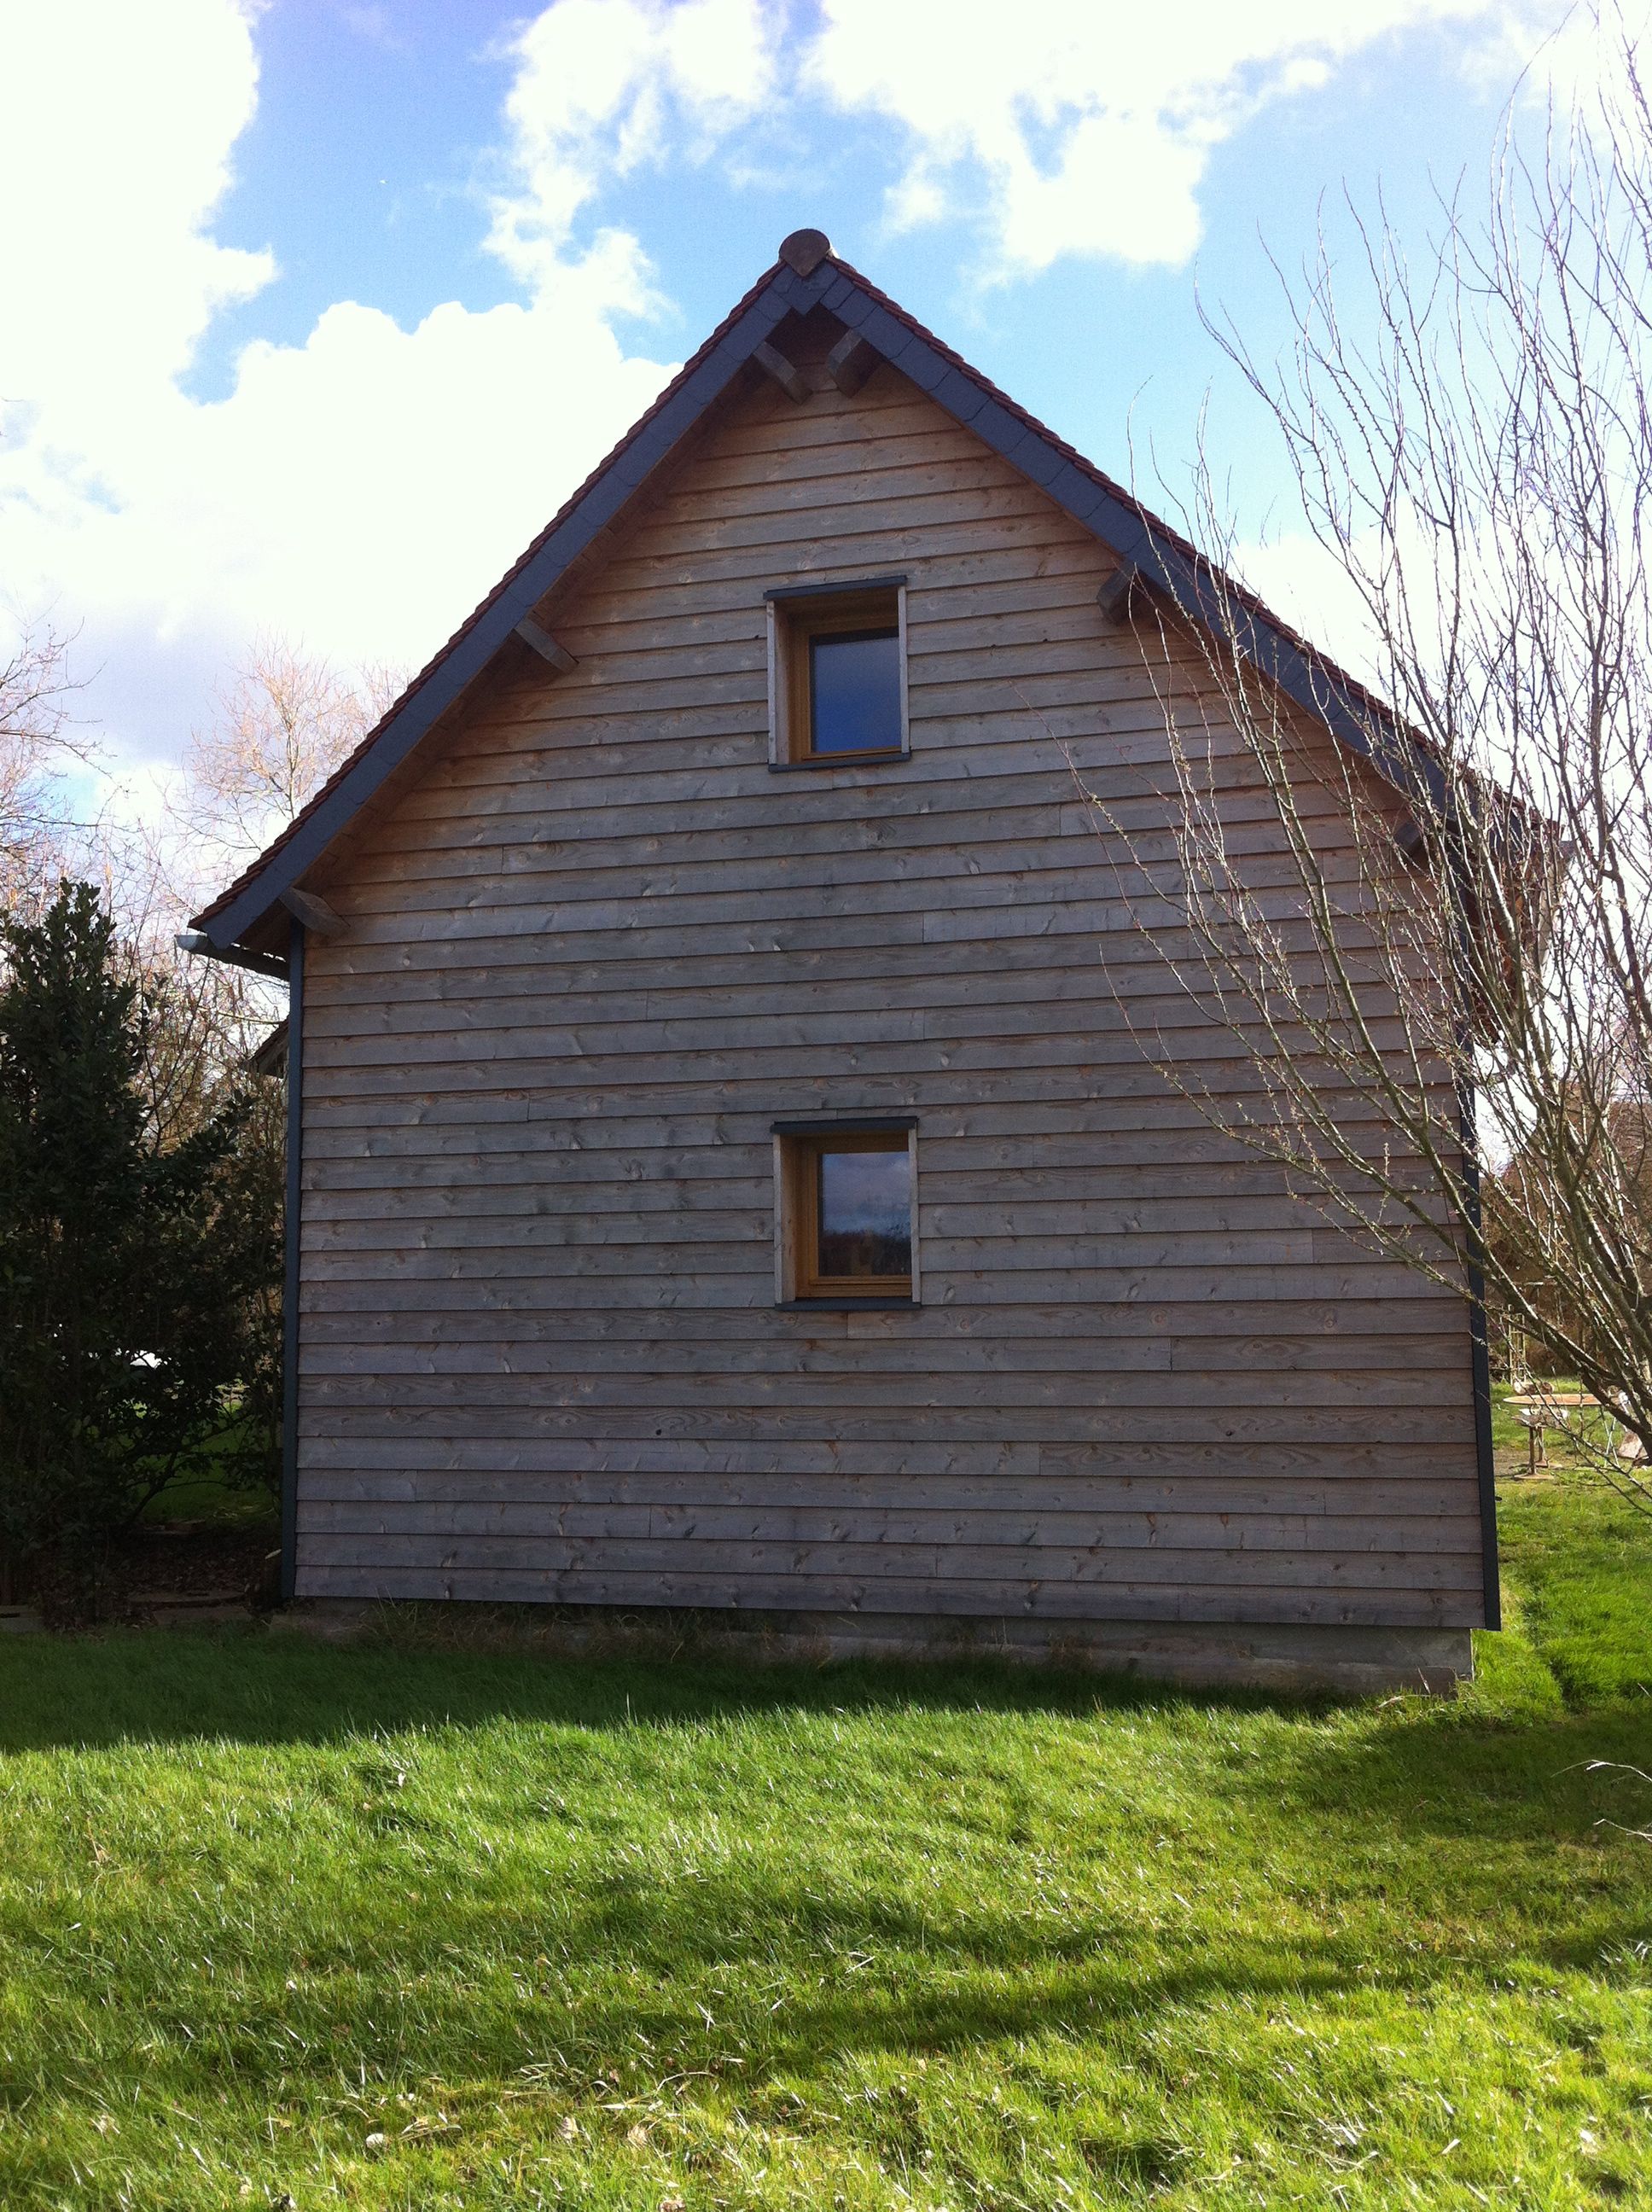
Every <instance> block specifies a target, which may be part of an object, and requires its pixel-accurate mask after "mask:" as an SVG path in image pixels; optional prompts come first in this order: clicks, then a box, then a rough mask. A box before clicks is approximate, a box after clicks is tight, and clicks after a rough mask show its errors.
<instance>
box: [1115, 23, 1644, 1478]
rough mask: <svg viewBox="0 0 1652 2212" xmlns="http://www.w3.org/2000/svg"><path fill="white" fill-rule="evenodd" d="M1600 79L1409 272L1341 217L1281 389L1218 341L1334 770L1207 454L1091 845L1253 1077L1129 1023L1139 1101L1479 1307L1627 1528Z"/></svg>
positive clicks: (1639, 864) (1635, 694) (1624, 406)
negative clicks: (1262, 433)
mask: <svg viewBox="0 0 1652 2212" xmlns="http://www.w3.org/2000/svg"><path fill="white" fill-rule="evenodd" d="M1608 49H1610V50H1609V51H1608ZM1602 51H1603V70H1602V83H1603V84H1604V85H1605V86H1606V89H1604V90H1601V91H1600V92H1599V93H1598V94H1594V95H1591V104H1590V105H1589V106H1588V109H1587V111H1586V112H1580V113H1578V114H1577V115H1576V116H1574V117H1572V118H1563V119H1561V120H1560V121H1558V122H1557V121H1556V119H1555V118H1554V117H1553V116H1551V117H1550V118H1549V122H1548V128H1547V130H1546V132H1545V133H1544V134H1543V135H1542V143H1541V144H1540V147H1538V148H1537V149H1536V150H1535V151H1530V152H1528V151H1527V149H1526V147H1525V145H1524V143H1523V142H1522V138H1521V130H1520V129H1519V128H1518V127H1517V126H1516V124H1515V120H1514V119H1512V117H1511V121H1510V124H1509V128H1508V130H1507V132H1506V134H1505V139H1504V144H1503V157H1502V160H1501V161H1500V164H1499V168H1498V172H1497V177H1496V180H1495V190H1494V193H1493V197H1492V205H1491V212H1490V215H1489V217H1484V218H1481V219H1479V220H1477V221H1475V222H1471V221H1470V220H1469V219H1468V218H1467V216H1465V215H1464V214H1463V212H1462V211H1461V208H1460V207H1459V206H1452V207H1449V208H1447V209H1446V210H1443V212H1442V223H1443V235H1442V241H1441V242H1440V243H1439V245H1438V246H1437V247H1436V250H1434V251H1432V252H1430V254H1429V256H1428V258H1426V260H1425V262H1424V263H1423V264H1420V265H1418V264H1414V263H1413V262H1412V261H1410V260H1408V259H1407V258H1406V253H1405V252H1403V251H1402V248H1401V245H1400V240H1399V239H1398V238H1397V236H1396V235H1395V234H1394V232H1393V230H1392V229H1391V228H1389V227H1388V223H1387V222H1386V219H1383V220H1381V221H1379V222H1376V223H1374V224H1372V223H1361V222H1358V220H1357V217H1355V218H1354V222H1355V228H1356V233H1357V239H1358V241H1359V245H1360V246H1361V248H1362V249H1363V253H1357V254H1356V255H1355V256H1354V257H1353V260H1354V269H1355V274H1354V276H1353V278H1352V280H1351V284H1350V286H1349V287H1348V289H1344V288H1343V283H1342V280H1341V279H1340V278H1339V281H1338V283H1336V284H1333V256H1332V254H1331V252H1329V250H1328V249H1327V247H1326V246H1325V245H1324V243H1323V242H1321V247H1320V250H1319V252H1318V255H1317V258H1316V259H1315V261H1314V262H1313V263H1312V264H1310V265H1309V267H1308V268H1307V269H1306V270H1305V271H1304V272H1303V275H1302V276H1299V277H1297V278H1293V279H1286V280H1285V291H1286V295H1287V297H1288V299H1289V301H1290V304H1291V308H1292V310H1293V319H1294V325H1295V329H1296V333H1297V335H1296V339H1295V343H1294V347H1293V349H1292V350H1291V353H1290V355H1289V356H1288V357H1287V358H1286V359H1285V361H1284V362H1280V363H1275V364H1273V365H1272V366H1264V365H1261V364H1259V362H1257V360H1256V359H1255V357H1254V356H1253V355H1252V354H1251V353H1250V352H1249V351H1248V349H1247V348H1246V346H1245V344H1244V343H1243V342H1242V339H1241V338H1240V337H1238V336H1237V335H1236V332H1235V331H1234V330H1233V329H1232V327H1231V326H1230V325H1229V326H1224V327H1221V328H1216V327H1215V326H1214V325H1212V328H1213V330H1214V335H1215V336H1216V337H1217V338H1218V342H1219V343H1221V344H1222V345H1223V346H1224V349H1225V350H1226V352H1227V353H1228V355H1229V357H1230V359H1231V360H1232V361H1233V362H1235V363H1236V365H1237V367H1238V368H1239V369H1240V370H1241V371H1242V374H1243V375H1244V376H1245V378H1246V379H1247V380H1248V384H1249V386H1250V388H1251V390H1252V391H1253V392H1254V393H1255V394H1256V395H1257V397H1259V398H1260V399H1261V400H1262V401H1263V402H1264V404H1265V405H1266V409H1267V410H1268V411H1269V413H1270V414H1271V416H1272V420H1273V422H1274V423H1275V424H1276V425H1277V426H1278V431H1279V432H1280V434H1281V435H1282V437H1283V441H1284V444H1285V449H1286V451H1287V452H1288V453H1289V456H1290V459H1291V463H1292V465H1293V466H1294V470H1295V474H1296V481H1297V486H1298V487H1299V489H1300V494H1301V508H1302V513H1303V516H1304V517H1305V519H1306V521H1307V524H1308V526H1309V529H1310V531H1311V532H1312V535H1313V538H1314V539H1315V541H1316V542H1317V544H1318V545H1319V547H1320V548H1321V550H1322V551H1323V553H1324V554H1325V555H1326V556H1328V559H1329V564H1330V567H1331V568H1332V570H1333V572H1334V574H1335V576H1336V577H1337V578H1338V579H1339V582H1340V584H1341V586H1345V588H1346V590H1347V592H1348V594H1349V598H1350V602H1351V605H1353V606H1354V607H1356V608H1357V611H1358V616H1359V618H1360V628H1361V635H1360V638H1359V640H1358V641H1357V653H1358V658H1359V659H1360V661H1361V663H1362V665H1363V667H1364V672H1365V674H1366V677H1367V679H1368V682H1367V684H1366V685H1361V684H1356V683H1351V682H1349V681H1348V680H1346V679H1345V678H1342V677H1340V676H1339V674H1338V672H1337V671H1333V670H1332V669H1331V668H1330V667H1329V666H1328V665H1327V664H1326V663H1325V662H1323V661H1322V660H1315V658H1314V656H1313V655H1312V654H1311V653H1309V654H1308V655H1307V656H1306V665H1307V666H1308V667H1309V670H1310V671H1312V680H1313V681H1314V682H1315V684H1316V686H1317V687H1318V690H1319V692H1320V695H1321V702H1322V704H1323V706H1324V707H1325V708H1326V709H1327V712H1328V713H1329V714H1331V716H1332V717H1333V719H1339V720H1340V722H1341V725H1342V729H1343V734H1344V737H1345V740H1346V742H1345V743H1343V744H1333V743H1331V742H1329V741H1328V739H1327V736H1326V732H1325V729H1324V726H1323V722H1322V721H1321V722H1320V723H1319V724H1318V726H1315V717H1313V716H1311V715H1309V714H1304V713H1303V711H1302V710H1301V709H1300V708H1299V707H1297V706H1296V705H1293V704H1292V702H1291V700H1290V699H1289V698H1288V697H1287V696H1285V691H1284V690H1283V689H1282V687H1281V685H1280V684H1278V682H1276V681H1275V680H1274V676H1275V674H1276V673H1277V669H1276V668H1275V667H1273V666H1272V665H1270V662H1269V653H1268V651H1267V650H1266V649H1262V648H1261V647H1259V639H1260V637H1261V635H1262V631H1261V629H1260V625H1259V623H1258V621H1257V619H1256V615H1257V603H1256V602H1255V601H1254V599H1251V598H1250V597H1249V595H1248V593H1247V592H1245V591H1244V590H1243V589H1242V587H1241V586H1239V585H1237V584H1236V582H1235V581H1234V580H1233V574H1232V572H1233V568H1234V563H1235V559H1236V533H1235V532H1234V531H1233V529H1232V528H1231V526H1230V525H1229V523H1228V522H1227V520H1226V518H1225V514H1224V506H1223V501H1222V499H1221V497H1220V495H1219V494H1218V487H1217V484H1216V483H1215V479H1214V477H1213V475H1212V471H1210V469H1209V468H1208V467H1207V466H1202V467H1201V468H1200V471H1198V477H1197V483H1196V489H1195V492H1194V495H1193V498H1192V500H1191V501H1190V502H1189V505H1190V508H1191V512H1190V513H1189V517H1188V521H1189V528H1190V532H1191V534H1192V535H1193V537H1194V538H1197V539H1198V540H1199V541H1200V543H1201V544H1203V545H1204V546H1206V547H1207V548H1209V549H1211V553H1212V556H1213V557H1211V558H1209V559H1206V560H1202V561H1200V562H1197V563H1196V564H1195V566H1194V568H1193V571H1191V573H1192V574H1193V575H1194V576H1195V578H1196V581H1195V582H1193V584H1191V585H1187V586H1182V587H1181V588H1179V589H1172V590H1169V591H1168V592H1163V591H1161V592H1149V593H1145V594H1138V596H1137V599H1136V600H1135V602H1134V609H1133V611H1134V615H1135V623H1134V627H1135V634H1136V635H1137V637H1138V639H1139V641H1140V642H1141V645H1142V648H1143V652H1144V654H1145V659H1146V662H1147V665H1148V666H1149V669H1150V671H1151V675H1152V680H1153V683H1154V684H1155V686H1156V688H1157V691H1158V693H1159V696H1160V698H1161V701H1162V703H1163V708H1164V710H1165V714H1164V720H1165V727H1166V731H1167V732H1168V743H1169V762H1170V763H1171V771H1172V772H1171V773H1170V775H1169V780H1168V782H1166V783H1165V785H1164V786H1163V788H1162V789H1160V790H1159V791H1158V792H1157V793H1156V799H1157V804H1156V805H1151V806H1149V807H1147V808H1146V809H1145V810H1143V809H1139V808H1133V807H1130V806H1124V805H1119V804H1117V803H1115V802H1114V801H1113V800H1111V799H1109V800H1108V802H1107V804H1106V805H1104V806H1103V807H1102V808H1101V811H1100V814H1099V815H1098V824H1100V823H1104V825H1105V829H1104V834H1105V835H1107V836H1108V842H1109V846H1110V848H1111V849H1112V850H1113V851H1114V853H1115V854H1116V853H1122V854H1123V856H1124V859H1123V864H1122V870H1121V872H1122V874H1123V875H1126V876H1127V878H1128V880H1129V884H1130V890H1129V893H1128V896H1130V897H1131V898H1132V900H1133V902H1134V903H1135V905H1136V908H1137V910H1138V912H1139V917H1140V919H1141V921H1142V924H1143V926H1144V927H1145V928H1146V929H1147V930H1148V931H1149V933H1150V934H1152V935H1153V936H1154V937H1155V939H1156V941H1157V943H1158V944H1159V945H1160V946H1161V948H1162V949H1163V952H1164V954H1165V956H1166V957H1167V958H1168V959H1169V961H1170V962H1171V963H1172V965H1173V967H1174V969H1175V974H1176V975H1177V976H1178V978H1179V980H1180V983H1181V992H1182V994H1184V997H1185V998H1186V999H1189V1000H1193V1001H1196V1002H1197V1008H1198V1013H1197V1018H1200V1019H1208V1020H1212V1021H1214V1022H1215V1023H1216V1024H1219V1025H1220V1027H1221V1029H1222V1030H1224V1031H1225V1033H1226V1038H1227V1041H1228V1049H1229V1050H1230V1054H1232V1055H1233V1056H1234V1057H1236V1058H1237V1059H1239V1060H1240V1061H1241V1062H1242V1065H1244V1066H1248V1069H1249V1071H1250V1073H1249V1077H1248V1080H1247V1081H1246V1082H1245V1083H1241V1084H1233V1083H1223V1084H1218V1083H1215V1082H1207V1081H1206V1080H1204V1079H1201V1078H1200V1075H1199V1073H1198V1072H1197V1071H1198V1068H1199V1066H1200V1063H1199V1062H1198V1061H1197V1060H1189V1059H1188V1058H1187V1057H1186V1056H1184V1055H1183V1054H1179V1053H1178V1052H1176V1051H1175V1049H1173V1046H1174V1044H1175V1039H1174V1038H1173V1037H1172V1036H1171V1035H1170V1034H1169V1027H1168V1025H1167V1024H1166V1023H1165V1021H1164V1019H1163V1018H1162V1017H1154V1018H1146V1017H1144V1016H1142V1015H1140V1014H1136V1015H1134V1016H1133V1015H1132V1012H1131V1006H1130V1004H1129V1003H1128V1002H1121V1003H1124V1005H1125V1012H1126V1017H1127V1018H1128V1019H1131V1020H1132V1021H1133V1026H1134V1027H1135V1029H1136V1031H1137V1034H1138V1036H1139V1039H1140V1041H1141V1042H1142V1043H1143V1045H1144V1047H1145V1049H1146V1051H1147V1052H1148V1053H1149V1054H1150V1056H1151V1058H1152V1059H1153V1060H1154V1061H1155V1062H1156V1064H1157V1066H1159V1067H1160V1068H1161V1069H1162V1070H1163V1073H1164V1074H1165V1076H1166V1079H1168V1080H1169V1082H1170V1083H1171V1084H1172V1085H1175V1087H1176V1088H1177V1089H1178V1090H1180V1091H1181V1092H1182V1094H1183V1095H1184V1096H1185V1097H1188V1098H1191V1099H1192V1100H1193V1102H1194V1103H1196V1104H1197V1106H1198V1107H1199V1109H1200V1111H1201V1113H1202V1114H1204V1115H1206V1118H1207V1119H1208V1120H1209V1121H1211V1122H1212V1123H1213V1124H1214V1125H1215V1126H1217V1127H1219V1128H1220V1129H1222V1130H1224V1132H1226V1133H1228V1134H1229V1135H1230V1136H1232V1137H1234V1138H1236V1139H1238V1140H1240V1141H1241V1142H1242V1143H1243V1144H1245V1145H1246V1146H1249V1147H1251V1148H1252V1149H1254V1150H1255V1151H1258V1152H1261V1153H1262V1154H1263V1155H1265V1156H1266V1157H1267V1158H1270V1159H1272V1160H1273V1161H1275V1162H1277V1163H1278V1164H1280V1165H1281V1166H1282V1167H1283V1168H1284V1169H1285V1170H1286V1171H1287V1175H1288V1177H1289V1179H1290V1181H1291V1184H1292V1187H1293V1188H1296V1189H1297V1191H1298V1192H1299V1193H1300V1194H1302V1195H1303V1196H1304V1197H1306V1198H1307V1199H1309V1200H1311V1201H1312V1202H1313V1203H1315V1205H1317V1206H1319V1207H1320V1208H1321V1210H1322V1212H1324V1214H1325V1215H1326V1216H1327V1218H1330V1219H1332V1220H1333V1221H1336V1222H1338V1223H1339V1224H1341V1225H1343V1226H1345V1228H1347V1229H1348V1230H1349V1231H1351V1233H1353V1234H1354V1235H1356V1236H1357V1237H1359V1238H1360V1239H1362V1240H1363V1241H1364V1242H1365V1243H1368V1244H1369V1245H1371V1246H1374V1247H1376V1249H1378V1250H1380V1251H1381V1252H1382V1253H1383V1254H1385V1255H1388V1256H1389V1257H1391V1258H1395V1259H1399V1260H1401V1261H1404V1262H1405V1263H1406V1266H1408V1267H1412V1268H1413V1269H1417V1270H1418V1271H1420V1272H1421V1273H1423V1274H1424V1275H1426V1276H1429V1277H1430V1278H1432V1279H1434V1280H1435V1281H1436V1282H1438V1283H1442V1284H1445V1285H1449V1286H1450V1288H1452V1289H1453V1290H1454V1291H1460V1292H1461V1293H1463V1294H1464V1295H1467V1296H1473V1295H1474V1294H1475V1293H1476V1292H1478V1291H1479V1287H1480V1284H1481V1281H1482V1279H1483V1280H1484V1282H1485V1285H1486V1286H1487V1287H1488V1288H1489V1290H1490V1291H1491V1295H1492V1296H1493V1297H1494V1299H1495V1301H1496V1303H1497V1305H1498V1307H1499V1308H1500V1309H1501V1310H1502V1311H1503V1314H1504V1315H1505V1316H1508V1317H1509V1319H1510V1321H1511V1322H1512V1324H1513V1325H1514V1326H1515V1327H1516V1328H1518V1329H1519V1330H1520V1331H1521V1332H1523V1334H1525V1336H1526V1337H1527V1339H1528V1340H1530V1342H1531V1343H1532V1344H1534V1345H1535V1346H1539V1347H1540V1348H1541V1350H1542V1351H1543V1352H1544V1353H1545V1354H1546V1356H1547V1359H1548V1362H1549V1364H1550V1365H1551V1368H1552V1370H1554V1371H1560V1372H1569V1373H1571V1374H1575V1375H1576V1376H1580V1377H1581V1379H1582V1383H1583V1385H1584V1386H1585V1388H1586V1389H1588V1391H1590V1392H1592V1393H1593V1394H1594V1395H1595V1396H1596V1397H1597V1398H1598V1399H1599V1400H1600V1403H1601V1406H1602V1407H1604V1408H1605V1409H1606V1415H1605V1417H1604V1418H1603V1419H1602V1420H1601V1421H1600V1422H1599V1423H1597V1424H1595V1425H1594V1427H1593V1428H1592V1429H1591V1428H1589V1427H1588V1426H1587V1425H1585V1427H1584V1429H1583V1431H1582V1435H1581V1437H1580V1442H1581V1443H1582V1447H1583V1449H1585V1450H1586V1452H1588V1453H1589V1454H1591V1455H1592V1456H1593V1461H1594V1464H1595V1465H1596V1467H1597V1468H1599V1469H1600V1471H1601V1472H1603V1473H1605V1474H1608V1475H1609V1476H1610V1477H1611V1479H1612V1480H1613V1481H1614V1482H1615V1483H1617V1484H1618V1485H1619V1487H1621V1488H1623V1489H1624V1490H1625V1492H1627V1493H1629V1494H1630V1495H1631V1496H1633V1497H1634V1498H1636V1500H1637V1503H1642V1504H1646V1505H1648V1506H1649V1507H1652V1486H1649V1483H1648V1480H1647V1479H1646V1477H1645V1474H1644V1472H1643V1470H1644V1466H1645V1461H1646V1455H1648V1453H1649V1452H1652V1301H1649V1294H1652V1174H1649V1166H1652V1161H1649V1152H1648V1147H1649V1142H1652V781H1649V768H1652V659H1649V653H1652V594H1649V575H1648V564H1647V551H1648V548H1647V544H1646V531H1647V522H1648V515H1649V500H1652V373H1649V372H1652V354H1649V337H1652V112H1649V106H1648V102H1647V98H1646V95H1645V93H1644V91H1643V87H1642V85H1641V82H1640V80H1639V78H1638V76H1637V71H1636V65H1635V54H1634V50H1633V46H1632V44H1631V42H1629V41H1628V40H1620V41H1619V43H1618V44H1617V45H1616V46H1615V47H1613V46H1612V45H1611V42H1610V41H1607V42H1606V46H1603V50H1602ZM1351 293H1352V294H1354V295H1357V307H1353V308H1352V309H1351V307H1350V294H1351ZM1188 573H1190V572H1188V571H1187V570H1185V569H1184V571H1183V574H1188ZM1194 600H1197V601H1198V602H1199V606H1198V610H1197V611H1198V612H1199V613H1200V617H1201V619H1200V621H1199V622H1194V621H1193V620H1192V619H1190V617H1191V616H1192V615H1193V612H1194V611H1195V610H1194V607H1193V604H1192V603H1193V601H1194ZM1179 601H1181V602H1185V604H1178V602H1179ZM1259 794H1260V799H1259ZM1167 820H1168V821H1169V822H1170V823H1172V824H1173V825H1174V826H1173V828H1171V829H1169V831H1168V832H1167V831H1166V829H1165V826H1164V825H1165V823H1166V822H1167ZM1482 1182H1484V1191H1482Z"/></svg>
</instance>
